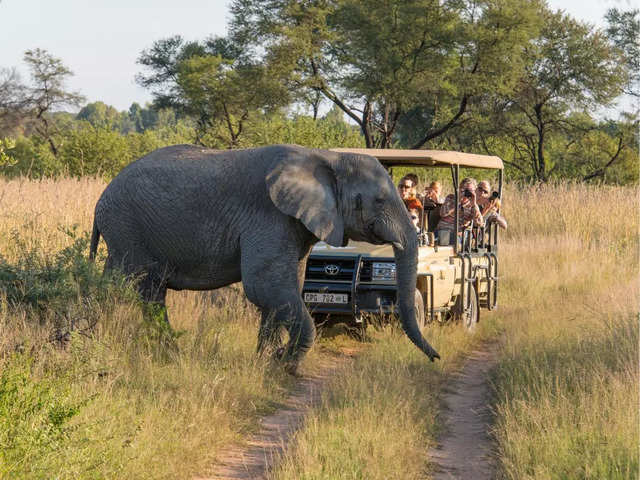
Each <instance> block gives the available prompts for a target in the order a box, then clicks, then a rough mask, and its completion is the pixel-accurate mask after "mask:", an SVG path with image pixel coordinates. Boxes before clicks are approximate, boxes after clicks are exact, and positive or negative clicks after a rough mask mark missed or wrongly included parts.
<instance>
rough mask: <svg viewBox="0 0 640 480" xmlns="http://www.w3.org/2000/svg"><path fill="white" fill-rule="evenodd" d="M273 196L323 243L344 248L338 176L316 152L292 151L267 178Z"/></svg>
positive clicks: (281, 208)
mask: <svg viewBox="0 0 640 480" xmlns="http://www.w3.org/2000/svg"><path fill="white" fill-rule="evenodd" d="M266 182H267V190H268V192H269V197H271V200H272V201H273V203H274V204H275V206H276V207H277V208H278V209H279V210H280V211H281V212H282V213H284V214H286V215H290V216H292V217H295V218H297V219H298V220H300V221H301V222H302V223H303V224H304V226H305V227H307V229H308V230H309V231H310V232H312V233H313V234H314V235H315V236H316V237H318V238H319V239H320V240H323V241H325V242H327V243H328V244H329V245H333V246H334V247H340V246H342V244H343V238H344V221H343V219H342V215H341V214H340V209H339V208H338V200H337V194H336V191H337V186H336V174H335V172H334V170H333V168H332V167H331V165H330V164H329V162H328V161H327V160H326V159H324V158H322V157H321V156H320V155H318V154H316V153H309V154H308V155H307V154H304V153H303V152H297V151H289V152H287V154H286V155H285V156H283V157H282V158H281V159H280V160H279V161H278V162H277V163H276V164H275V166H274V167H273V168H272V169H271V171H270V172H269V173H268V174H267V177H266Z"/></svg>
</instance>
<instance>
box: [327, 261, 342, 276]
mask: <svg viewBox="0 0 640 480" xmlns="http://www.w3.org/2000/svg"><path fill="white" fill-rule="evenodd" d="M324 273H326V274H327V275H337V274H339V273H340V267H339V266H338V265H334V264H332V263H331V264H329V265H325V267H324Z"/></svg>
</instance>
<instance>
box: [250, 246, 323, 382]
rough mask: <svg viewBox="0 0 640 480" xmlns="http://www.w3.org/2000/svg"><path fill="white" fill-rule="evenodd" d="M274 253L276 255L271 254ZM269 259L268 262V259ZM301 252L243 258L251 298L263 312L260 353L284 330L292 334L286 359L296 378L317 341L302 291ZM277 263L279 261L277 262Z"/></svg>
mask: <svg viewBox="0 0 640 480" xmlns="http://www.w3.org/2000/svg"><path fill="white" fill-rule="evenodd" d="M271 253H274V252H271ZM265 257H266V258H265ZM299 257H300V255H299V253H298V252H297V250H294V251H279V252H276V253H274V255H273V256H272V255H268V256H262V255H257V254H256V252H255V250H254V253H253V255H251V254H247V255H245V254H244V253H243V255H242V283H243V285H244V289H245V292H246V294H247V297H248V298H249V300H250V301H251V302H253V303H254V304H255V305H256V306H257V307H258V308H260V310H261V311H262V322H261V327H260V330H261V332H260V333H261V335H260V338H259V339H258V349H259V350H260V349H263V348H265V347H266V345H268V344H269V343H270V342H271V343H272V340H273V338H274V337H275V338H276V340H277V337H276V335H277V333H278V330H279V328H280V327H283V326H284V327H285V328H286V329H287V330H288V332H289V343H288V344H287V346H286V349H285V352H284V356H283V359H284V361H285V362H286V368H287V371H288V372H289V373H292V374H295V373H296V371H297V368H298V365H299V364H300V361H301V360H302V358H303V357H304V355H305V354H306V353H307V352H308V351H309V349H310V348H311V346H312V345H313V341H314V339H315V326H314V324H313V319H312V318H311V315H309V312H308V311H307V308H306V306H305V305H304V302H303V301H302V297H301V296H300V291H299V279H298V261H299V260H298V259H299ZM276 259H277V260H276Z"/></svg>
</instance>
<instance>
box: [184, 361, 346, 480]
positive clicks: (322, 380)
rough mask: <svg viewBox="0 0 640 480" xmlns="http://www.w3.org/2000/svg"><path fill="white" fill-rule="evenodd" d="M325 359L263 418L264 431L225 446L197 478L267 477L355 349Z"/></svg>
mask: <svg viewBox="0 0 640 480" xmlns="http://www.w3.org/2000/svg"><path fill="white" fill-rule="evenodd" d="M343 353H344V355H342V356H332V357H325V358H322V359H321V360H320V362H319V366H318V367H317V368H315V369H314V371H313V373H312V374H309V375H305V376H304V377H302V378H301V379H300V380H299V381H298V383H297V384H296V386H295V388H294V389H293V391H292V393H291V394H290V395H289V396H288V397H287V398H286V400H285V401H284V402H283V404H282V407H281V408H280V409H278V410H277V411H276V412H274V413H273V414H271V415H268V416H266V417H263V418H262V419H261V420H260V424H261V428H260V431H259V432H257V433H255V434H253V435H251V436H250V437H249V439H248V441H247V443H246V444H244V445H241V446H234V447H230V448H227V449H224V450H223V451H221V452H220V454H219V455H218V456H217V464H216V465H215V466H214V467H213V468H212V471H211V472H210V473H208V474H207V475H205V476H202V477H197V478H194V480H214V479H215V480H249V479H251V480H264V479H266V478H267V474H268V472H269V471H270V470H271V469H272V468H273V467H274V466H275V465H276V463H277V462H278V460H279V459H280V458H281V457H282V455H283V454H284V453H285V451H286V449H287V445H288V442H289V440H290V439H291V437H292V435H293V434H294V433H295V432H296V431H298V430H299V429H300V428H301V427H302V425H303V423H304V419H305V417H306V415H307V414H308V412H309V410H310V409H311V408H313V407H315V406H317V405H319V404H320V401H321V398H322V391H323V390H324V388H325V386H326V384H327V382H328V381H329V379H331V378H332V377H333V376H334V375H335V374H336V373H337V372H338V371H339V370H341V369H343V368H345V366H346V365H348V364H349V363H351V359H352V357H353V355H354V352H346V351H345V352H343Z"/></svg>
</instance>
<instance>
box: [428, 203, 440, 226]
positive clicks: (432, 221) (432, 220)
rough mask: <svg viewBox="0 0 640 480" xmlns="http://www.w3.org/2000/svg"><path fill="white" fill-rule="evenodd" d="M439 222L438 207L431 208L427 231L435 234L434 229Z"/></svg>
mask: <svg viewBox="0 0 640 480" xmlns="http://www.w3.org/2000/svg"><path fill="white" fill-rule="evenodd" d="M439 221H440V207H438V206H436V207H435V208H432V209H431V210H429V214H428V222H427V223H428V225H427V231H428V232H435V231H436V228H437V227H438V222H439Z"/></svg>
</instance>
